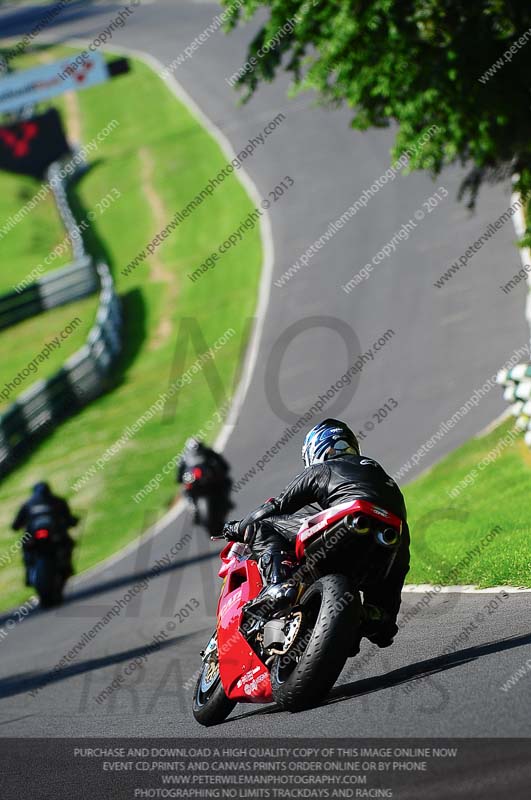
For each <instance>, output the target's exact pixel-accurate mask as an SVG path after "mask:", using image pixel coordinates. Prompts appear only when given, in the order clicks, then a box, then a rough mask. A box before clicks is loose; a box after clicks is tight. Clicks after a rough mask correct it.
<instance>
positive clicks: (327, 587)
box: [270, 575, 361, 711]
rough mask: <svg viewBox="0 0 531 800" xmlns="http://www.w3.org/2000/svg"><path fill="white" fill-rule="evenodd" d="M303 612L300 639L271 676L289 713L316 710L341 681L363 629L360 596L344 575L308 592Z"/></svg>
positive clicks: (327, 578) (275, 694)
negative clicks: (313, 707)
mask: <svg viewBox="0 0 531 800" xmlns="http://www.w3.org/2000/svg"><path fill="white" fill-rule="evenodd" d="M299 612H300V614H301V623H300V627H299V630H298V632H297V635H296V637H295V639H294V641H293V642H292V644H291V646H290V648H289V649H288V650H287V652H286V653H284V654H282V655H278V656H276V657H275V659H274V661H273V662H272V665H271V671H270V674H271V687H272V689H273V697H274V699H275V701H276V702H277V703H278V705H279V706H281V708H283V709H285V710H287V711H300V710H302V709H304V708H309V707H310V706H312V705H315V704H316V703H318V702H319V701H320V700H322V699H323V697H325V696H326V695H327V694H328V692H329V691H330V689H331V688H332V686H333V685H334V683H335V682H336V680H337V679H338V678H339V675H340V674H341V670H342V669H343V667H344V666H345V662H346V661H347V658H348V657H349V653H350V649H351V646H352V640H353V637H354V636H355V634H356V630H357V628H358V627H359V625H360V619H361V600H360V596H359V592H358V591H357V590H355V589H353V588H352V586H351V584H350V582H349V580H348V578H346V577H345V576H344V575H325V576H324V577H323V578H320V579H319V580H317V581H315V583H313V584H312V585H311V586H310V587H309V588H308V589H307V591H306V592H305V593H304V595H303V596H302V598H301V600H300V606H299Z"/></svg>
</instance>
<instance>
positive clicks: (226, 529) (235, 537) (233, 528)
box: [223, 519, 244, 542]
mask: <svg viewBox="0 0 531 800" xmlns="http://www.w3.org/2000/svg"><path fill="white" fill-rule="evenodd" d="M223 536H224V537H225V539H226V540H227V541H228V542H243V541H244V536H243V534H242V533H240V521H239V520H237V519H233V520H231V522H226V523H225V525H224V526H223Z"/></svg>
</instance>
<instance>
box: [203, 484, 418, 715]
mask: <svg viewBox="0 0 531 800" xmlns="http://www.w3.org/2000/svg"><path fill="white" fill-rule="evenodd" d="M401 535H402V521H401V520H400V519H399V518H398V517H397V516H395V515H394V514H391V513H390V512H389V511H386V510H385V509H383V508H380V507H379V506H376V505H374V504H373V503H370V502H367V501H365V500H355V501H353V502H348V503H342V504H340V505H337V506H334V507H332V508H328V509H326V510H324V511H321V512H319V513H318V514H315V515H314V516H311V517H308V518H307V519H306V520H305V521H304V522H303V524H302V525H301V528H300V530H299V532H298V534H297V538H296V541H295V556H296V565H294V571H293V574H292V577H291V579H290V580H291V582H292V586H293V589H294V591H293V592H292V594H293V599H292V601H291V602H290V603H289V604H288V606H287V607H286V608H283V609H282V610H281V611H278V610H277V611H276V612H275V613H270V614H268V613H267V609H265V613H264V610H263V609H261V613H260V614H257V613H256V612H255V610H253V607H252V604H251V605H249V604H250V601H252V600H253V599H254V598H256V596H257V595H258V594H259V592H260V591H261V589H262V588H263V585H264V584H263V581H262V577H261V574H260V570H259V567H258V564H257V563H256V561H254V560H253V559H252V558H251V557H250V550H249V548H248V547H247V546H246V545H242V544H236V543H229V544H228V545H227V546H226V547H225V548H224V549H223V550H222V552H221V561H222V566H221V568H220V570H219V576H220V577H221V578H223V584H222V587H221V594H220V598H219V602H218V611H217V618H218V623H217V629H216V631H215V633H214V634H213V636H212V638H211V639H210V641H209V643H208V645H207V647H206V648H205V650H203V651H202V652H201V656H202V659H203V663H202V666H201V671H200V674H199V678H198V680H197V684H196V687H195V690H194V697H193V704H192V705H193V714H194V717H195V719H196V720H197V721H198V722H199V723H201V724H202V725H215V724H217V723H219V722H222V721H223V720H224V719H225V718H226V717H227V716H228V715H229V714H230V712H231V711H232V709H233V708H234V706H235V705H236V703H271V702H276V703H277V704H278V705H279V706H280V707H281V708H283V709H285V710H289V711H298V710H301V709H303V708H307V707H308V706H311V705H313V704H315V703H317V702H318V701H319V700H321V699H322V698H323V697H325V696H326V694H327V693H328V692H329V691H330V689H331V688H332V686H333V685H334V683H335V682H336V680H337V679H338V677H339V675H340V673H341V671H342V669H343V667H344V665H345V662H346V660H347V659H348V658H349V657H350V656H351V655H353V654H354V652H357V646H356V645H357V643H358V642H359V636H360V625H361V622H362V605H361V599H360V593H359V590H360V587H361V586H364V587H365V586H367V585H370V584H371V583H373V582H377V581H381V580H382V579H383V578H385V576H386V575H387V573H388V572H389V570H390V568H391V566H392V563H393V561H394V559H395V556H396V552H397V549H398V547H399V544H400V537H401Z"/></svg>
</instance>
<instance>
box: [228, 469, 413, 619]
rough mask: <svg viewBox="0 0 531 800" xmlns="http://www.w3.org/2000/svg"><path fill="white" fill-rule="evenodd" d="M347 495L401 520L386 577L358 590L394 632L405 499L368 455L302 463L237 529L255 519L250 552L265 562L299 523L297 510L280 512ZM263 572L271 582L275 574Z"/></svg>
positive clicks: (404, 564)
mask: <svg viewBox="0 0 531 800" xmlns="http://www.w3.org/2000/svg"><path fill="white" fill-rule="evenodd" d="M349 500H368V501H372V502H374V503H376V504H378V505H379V506H381V507H382V508H385V509H386V510H387V511H390V512H392V513H393V514H396V516H398V517H400V519H401V520H403V522H404V525H403V535H402V539H401V544H400V547H399V550H398V553H397V555H396V558H395V561H394V563H393V566H392V567H391V570H390V571H389V573H388V575H387V577H386V578H385V580H384V581H382V582H381V583H380V584H374V585H371V586H370V587H367V589H364V590H363V598H364V603H366V604H370V605H373V606H376V607H377V608H380V609H382V610H384V611H385V612H386V613H387V615H388V618H389V621H390V622H391V623H392V625H391V627H392V628H393V630H394V632H396V628H395V621H396V617H397V615H398V611H399V609H400V602H401V592H402V587H403V585H404V580H405V577H406V575H407V573H408V571H409V529H408V525H407V514H406V505H405V502H404V498H403V495H402V492H401V491H400V489H399V488H398V486H397V484H396V483H395V482H394V481H393V479H392V478H390V477H389V475H388V474H387V473H386V472H385V470H384V469H383V468H382V467H381V466H380V464H378V463H377V462H376V461H374V460H373V459H371V458H366V457H365V456H356V455H349V456H342V457H340V458H333V459H329V460H327V461H326V462H325V463H323V464H314V465H313V466H311V467H307V468H306V469H305V470H304V472H301V473H300V475H297V477H296V478H294V479H293V481H292V482H291V483H290V484H289V486H287V488H286V489H285V490H284V491H283V492H282V493H281V494H280V495H279V496H278V497H277V498H272V499H271V500H270V501H268V502H267V503H264V505H263V506H261V507H260V508H259V509H257V510H256V511H255V512H253V513H252V514H249V516H247V517H246V518H245V519H243V520H242V521H241V522H240V531H241V532H243V530H244V529H245V528H246V527H247V526H248V525H250V524H251V523H256V522H260V523H261V524H260V525H258V526H257V532H256V534H255V537H254V541H253V547H252V549H253V556H254V558H257V559H260V560H261V562H262V561H263V559H264V557H265V561H266V566H267V564H268V563H269V562H271V561H272V562H274V561H275V558H274V557H273V558H272V554H273V556H274V554H275V553H279V552H285V551H286V549H287V548H286V542H293V540H294V538H295V536H296V534H297V531H298V528H299V526H300V517H301V515H300V514H299V516H298V517H297V518H293V517H289V518H288V517H285V516H282V515H293V514H295V512H297V511H300V510H301V509H302V508H304V507H305V506H308V505H310V504H317V505H318V506H319V508H320V509H324V508H330V507H331V506H335V505H338V504H339V503H345V502H347V501H349ZM311 513H314V512H313V510H309V512H307V513H305V514H304V515H303V516H308V515H309V514H311ZM265 574H266V577H267V579H268V580H272V582H275V580H278V577H281V576H276V575H273V576H272V577H271V576H270V575H267V572H266V573H265ZM362 588H363V587H362Z"/></svg>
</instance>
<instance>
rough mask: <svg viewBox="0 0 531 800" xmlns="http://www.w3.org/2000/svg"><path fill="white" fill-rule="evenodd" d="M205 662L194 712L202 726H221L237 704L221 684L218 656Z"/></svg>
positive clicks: (194, 702)
mask: <svg viewBox="0 0 531 800" xmlns="http://www.w3.org/2000/svg"><path fill="white" fill-rule="evenodd" d="M212 655H213V658H210V659H208V660H207V661H204V662H203V665H202V667H201V672H200V674H199V677H198V679H197V683H196V685H195V689H194V698H193V701H192V712H193V715H194V717H195V719H196V720H197V722H199V723H200V725H205V726H206V727H209V726H210V725H219V723H220V722H223V721H224V720H225V719H226V718H227V717H228V716H229V714H230V712H231V711H232V709H233V708H234V706H235V705H236V703H235V702H234V700H229V698H228V697H227V695H226V694H225V690H224V689H223V684H222V683H221V676H220V674H219V665H218V663H217V654H215V653H213V654H212Z"/></svg>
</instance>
